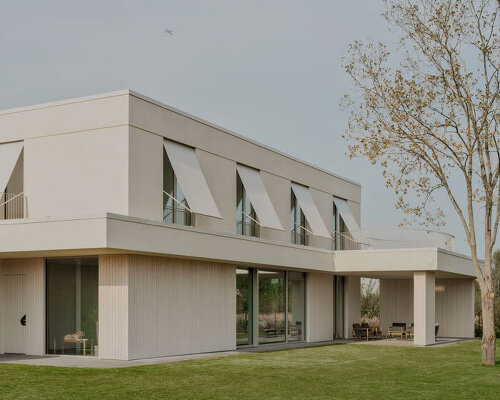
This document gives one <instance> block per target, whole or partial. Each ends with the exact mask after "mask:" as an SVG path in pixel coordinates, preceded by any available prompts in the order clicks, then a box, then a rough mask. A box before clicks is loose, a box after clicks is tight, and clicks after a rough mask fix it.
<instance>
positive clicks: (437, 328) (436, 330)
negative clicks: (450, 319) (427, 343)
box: [434, 323, 439, 337]
mask: <svg viewBox="0 0 500 400" xmlns="http://www.w3.org/2000/svg"><path fill="white" fill-rule="evenodd" d="M438 332H439V324H438V323H437V324H436V325H435V327H434V336H435V337H437V335H438Z"/></svg>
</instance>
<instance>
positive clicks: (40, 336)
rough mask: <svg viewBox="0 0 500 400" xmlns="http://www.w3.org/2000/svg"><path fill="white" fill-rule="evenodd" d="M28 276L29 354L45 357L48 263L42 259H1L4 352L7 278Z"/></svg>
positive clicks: (0, 349) (0, 340)
mask: <svg viewBox="0 0 500 400" xmlns="http://www.w3.org/2000/svg"><path fill="white" fill-rule="evenodd" d="M9 274H23V275H24V292H25V293H24V305H25V308H26V321H27V323H26V354H28V355H42V354H45V262H44V260H43V259H41V258H30V259H4V260H0V321H2V322H1V324H0V353H3V351H4V349H3V337H4V334H5V333H4V329H6V326H5V324H4V323H3V307H2V304H1V303H2V302H3V301H4V300H5V299H4V298H3V296H2V293H3V292H4V287H3V284H4V283H3V276H4V275H9Z"/></svg>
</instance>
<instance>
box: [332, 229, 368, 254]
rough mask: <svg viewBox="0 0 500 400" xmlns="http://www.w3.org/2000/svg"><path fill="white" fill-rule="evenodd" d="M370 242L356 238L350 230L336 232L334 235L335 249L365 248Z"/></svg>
mask: <svg viewBox="0 0 500 400" xmlns="http://www.w3.org/2000/svg"><path fill="white" fill-rule="evenodd" d="M368 248H370V246H369V245H368V243H361V242H359V241H356V240H354V238H353V236H352V235H351V233H350V232H335V233H334V235H333V250H365V249H368Z"/></svg>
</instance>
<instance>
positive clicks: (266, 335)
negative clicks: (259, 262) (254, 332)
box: [259, 270, 285, 344]
mask: <svg viewBox="0 0 500 400" xmlns="http://www.w3.org/2000/svg"><path fill="white" fill-rule="evenodd" d="M284 341H285V272H284V271H265V270H259V344H262V343H275V342H284Z"/></svg>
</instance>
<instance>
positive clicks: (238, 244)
mask: <svg viewBox="0 0 500 400" xmlns="http://www.w3.org/2000/svg"><path fill="white" fill-rule="evenodd" d="M0 195H1V197H0V353H25V354H30V355H42V354H61V353H64V354H82V355H83V354H85V355H96V356H98V357H100V358H107V359H124V360H127V359H138V358H146V357H157V356H168V355H179V354H189V353H201V352H212V351H224V350H233V349H235V348H236V347H237V346H239V345H242V346H244V345H247V346H259V345H267V344H269V343H275V342H285V341H286V342H293V341H296V342H303V341H306V342H320V341H329V340H332V339H334V338H341V337H345V338H348V337H350V336H351V334H352V324H353V323H356V322H359V319H360V277H371V278H379V279H380V290H381V328H382V331H383V333H385V332H386V331H387V329H388V327H389V325H391V324H392V323H393V322H405V323H406V324H407V325H408V326H410V324H411V323H414V324H415V344H417V345H428V344H432V343H434V341H435V323H439V335H441V336H446V337H473V336H474V319H473V318H474V286H473V282H474V270H473V267H472V263H471V261H470V259H469V258H467V257H465V256H462V255H459V254H456V253H454V252H453V237H452V236H450V235H446V234H443V233H436V232H425V231H408V230H406V231H392V232H390V231H366V230H365V231H364V230H362V229H361V228H360V226H361V216H360V202H361V187H360V185H359V184H357V183H355V182H352V181H351V180H349V179H346V178H343V177H340V176H338V175H335V174H332V173H330V172H328V171H324V170H322V169H320V168H318V167H315V166H313V165H310V164H308V163H305V162H303V161H300V160H297V159H295V158H293V157H290V156H288V155H286V154H283V153H281V152H279V151H277V150H274V149H271V148H269V147H267V146H265V145H263V144H260V143H256V142H254V141H252V140H249V139H247V138H245V137H242V136H240V135H237V134H235V133H233V132H229V131H227V130H225V129H223V128H220V127H218V126H216V125H214V124H211V123H209V122H206V121H203V120H200V119H199V118H196V117H194V116H192V115H189V114H186V113H184V112H182V111H179V110H176V109H174V108H172V107H169V106H167V105H165V104H162V103H160V102H157V101H155V100H152V99H149V98H147V97H145V96H143V95H140V94H138V93H135V92H132V91H129V90H126V91H120V92H114V93H107V94H103V95H98V96H91V97H85V98H78V99H72V100H66V101H60V102H55V103H49V104H42V105H38V106H33V107H26V108H19V109H13V110H6V111H3V112H0ZM376 195H377V194H376V193H371V194H369V197H368V198H369V199H371V200H370V201H376V200H375V199H376ZM390 234H392V235H394V236H392V237H391V236H390ZM79 332H82V333H79ZM360 351H362V350H361V348H360Z"/></svg>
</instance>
